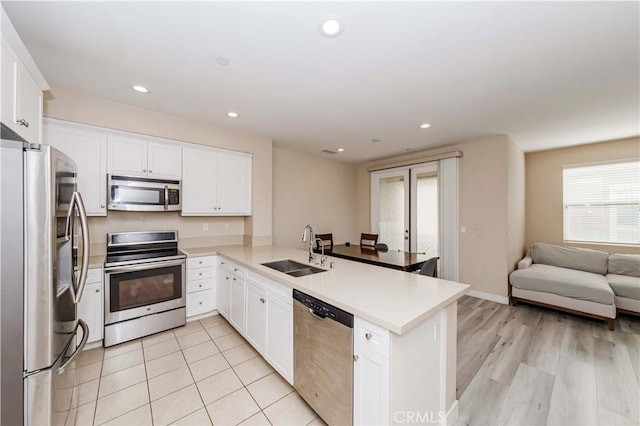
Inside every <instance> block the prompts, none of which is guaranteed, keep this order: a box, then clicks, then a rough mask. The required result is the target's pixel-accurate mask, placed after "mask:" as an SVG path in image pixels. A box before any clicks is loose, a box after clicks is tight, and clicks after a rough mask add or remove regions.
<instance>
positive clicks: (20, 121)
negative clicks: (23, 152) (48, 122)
mask: <svg viewBox="0 0 640 426" xmlns="http://www.w3.org/2000/svg"><path fill="white" fill-rule="evenodd" d="M18 124H19V125H21V126H24V127H29V122H28V121H27V120H25V119H24V118H21V119H20V120H18Z"/></svg>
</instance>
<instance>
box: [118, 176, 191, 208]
mask: <svg viewBox="0 0 640 426" xmlns="http://www.w3.org/2000/svg"><path fill="white" fill-rule="evenodd" d="M180 187H181V185H180V181H179V180H163V179H149V178H142V177H134V176H117V175H107V194H108V195H107V196H108V197H109V202H108V204H107V208H108V209H109V210H128V211H138V212H156V211H180V210H181V209H182V200H181V194H180Z"/></svg>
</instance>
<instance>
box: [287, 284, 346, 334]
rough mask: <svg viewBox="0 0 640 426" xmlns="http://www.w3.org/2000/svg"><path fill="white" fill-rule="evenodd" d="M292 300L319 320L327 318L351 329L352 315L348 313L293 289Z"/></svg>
mask: <svg viewBox="0 0 640 426" xmlns="http://www.w3.org/2000/svg"><path fill="white" fill-rule="evenodd" d="M293 298H294V299H295V300H297V301H298V302H300V303H302V304H303V305H304V306H306V307H307V308H309V310H310V311H311V313H312V314H314V315H315V316H317V317H319V318H321V319H324V318H329V319H332V320H334V321H337V322H339V323H341V324H344V325H346V326H347V327H349V328H353V315H351V314H350V313H349V312H347V311H344V310H342V309H340V308H337V307H335V306H333V305H330V304H328V303H325V302H323V301H322V300H319V299H316V298H315V297H313V296H309V295H308V294H305V293H303V292H301V291H298V290H295V289H294V290H293Z"/></svg>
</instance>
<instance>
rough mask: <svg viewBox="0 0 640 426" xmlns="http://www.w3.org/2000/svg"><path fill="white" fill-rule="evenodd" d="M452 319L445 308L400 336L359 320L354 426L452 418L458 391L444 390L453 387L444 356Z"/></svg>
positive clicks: (355, 342) (437, 421)
mask: <svg viewBox="0 0 640 426" xmlns="http://www.w3.org/2000/svg"><path fill="white" fill-rule="evenodd" d="M446 322H447V320H446V313H445V311H442V312H439V313H437V314H435V315H433V316H432V317H431V318H428V319H427V320H425V321H423V322H422V323H421V324H420V325H418V326H416V327H415V328H413V329H411V330H409V331H408V332H406V333H404V334H402V335H397V334H395V333H392V332H390V331H389V330H386V329H384V328H382V327H379V326H377V325H375V324H371V323H369V322H368V321H365V320H363V319H361V318H358V317H355V318H354V328H353V333H354V334H353V350H354V370H353V424H355V425H391V424H404V423H416V422H417V423H420V424H432V423H433V424H440V423H445V422H446V421H447V416H448V415H451V413H447V411H446V410H447V407H449V406H450V405H451V404H453V401H455V389H453V394H448V395H446V394H445V393H443V392H441V389H445V387H446V386H447V384H445V383H442V380H445V375H444V374H443V372H442V369H443V368H446V365H443V364H442V361H443V360H442V356H441V354H442V353H443V351H445V347H444V346H443V345H446V344H447V342H446V339H443V338H442V337H441V333H442V330H443V328H444V327H445V325H446ZM425 337H426V338H425ZM453 344H454V345H455V342H453ZM453 353H455V351H453ZM453 388H455V386H454V387H453ZM449 391H451V389H449ZM448 399H452V400H451V401H448ZM449 402H450V403H451V404H450V403H449ZM456 407H457V406H456ZM454 416H455V414H454Z"/></svg>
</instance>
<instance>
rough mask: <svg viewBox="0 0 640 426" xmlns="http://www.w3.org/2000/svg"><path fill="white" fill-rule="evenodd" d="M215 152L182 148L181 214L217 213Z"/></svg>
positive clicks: (204, 214) (208, 214)
mask: <svg viewBox="0 0 640 426" xmlns="http://www.w3.org/2000/svg"><path fill="white" fill-rule="evenodd" d="M216 160H217V156H216V152H215V151H211V150H207V149H197V148H184V149H183V151H182V215H183V216H210V215H214V214H216V213H217V209H216V207H217V200H218V184H217V171H216V168H215V163H216Z"/></svg>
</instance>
